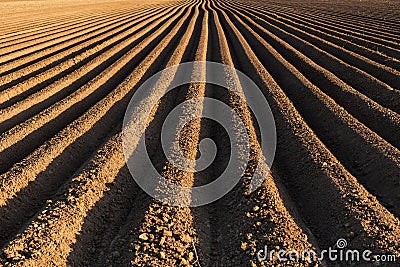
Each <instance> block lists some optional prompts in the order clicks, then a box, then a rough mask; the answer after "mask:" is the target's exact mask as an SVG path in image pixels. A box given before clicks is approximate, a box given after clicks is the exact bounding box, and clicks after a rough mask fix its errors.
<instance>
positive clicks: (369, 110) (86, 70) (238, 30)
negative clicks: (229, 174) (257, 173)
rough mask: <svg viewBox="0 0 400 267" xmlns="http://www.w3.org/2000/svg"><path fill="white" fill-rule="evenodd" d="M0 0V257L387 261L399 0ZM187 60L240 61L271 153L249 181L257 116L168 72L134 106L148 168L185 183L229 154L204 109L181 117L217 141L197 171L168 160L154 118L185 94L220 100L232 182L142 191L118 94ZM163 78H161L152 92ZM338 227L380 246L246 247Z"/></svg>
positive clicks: (313, 242)
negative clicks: (236, 143)
mask: <svg viewBox="0 0 400 267" xmlns="http://www.w3.org/2000/svg"><path fill="white" fill-rule="evenodd" d="M0 11H1V14H2V16H1V18H0V244H1V247H2V248H1V252H0V265H2V266H203V267H204V266H371V264H375V265H377V266H399V263H400V220H399V219H400V138H399V136H400V2H399V1H396V0H389V1H381V0H362V1H356V0H347V1H344V0H335V1H315V0H301V1H295V0H289V1H285V0H274V1H266V0H259V1H256V0H180V1H178V0H155V1H145V0H132V1H120V0H91V1H89V0H87V1H85V0H67V1H61V0H56V1H50V0H43V1H6V0H0ZM190 61H214V62H219V63H223V64H225V65H228V66H231V67H234V68H236V69H238V70H240V71H242V72H243V73H244V74H246V75H247V76H248V77H250V78H251V79H252V80H253V81H254V83H255V84H256V85H257V86H258V88H259V90H260V91H261V93H262V94H263V95H264V96H265V98H266V99H267V101H268V103H269V105H270V108H271V111H272V113H273V116H274V119H275V125H276V133H277V150H276V155H275V159H274V162H273V164H272V166H267V164H266V163H265V162H264V161H262V160H261V161H260V162H259V164H261V165H260V166H261V169H262V170H263V171H264V172H263V173H264V174H265V177H263V178H264V179H265V180H264V182H263V184H262V186H261V187H260V188H258V189H257V190H256V191H255V192H254V193H253V194H247V193H246V192H247V189H248V187H249V178H248V177H251V176H252V174H253V172H254V170H255V167H256V164H257V162H258V160H259V155H260V152H261V144H260V142H261V140H260V137H259V136H260V134H259V132H258V131H259V127H258V125H257V122H256V121H255V119H254V116H253V115H252V113H251V112H250V110H249V107H248V106H247V104H246V101H245V100H246V99H243V98H239V97H238V96H237V95H236V94H235V93H233V91H232V90H226V89H224V88H222V87H218V86H216V85H213V84H205V83H204V84H203V83H191V84H188V85H186V86H180V87H178V88H176V89H175V90H173V91H171V92H169V93H168V94H166V95H165V96H163V97H162V98H161V100H160V101H159V103H158V105H157V106H155V107H154V108H153V112H151V113H150V114H147V113H144V112H140V110H139V111H138V112H137V114H135V116H136V117H137V119H138V120H140V119H146V125H147V128H146V144H147V151H148V154H149V157H150V158H151V160H152V162H153V163H154V166H156V168H157V169H158V170H159V172H160V173H161V174H162V175H163V176H164V177H165V178H167V179H169V180H170V181H173V182H175V183H177V184H180V185H183V186H196V185H200V184H204V183H206V182H210V181H212V180H213V179H215V178H216V177H217V176H218V175H219V174H221V173H222V172H223V171H224V168H225V167H226V166H227V162H228V161H229V156H230V151H231V147H230V144H229V138H227V135H226V132H224V130H223V129H222V128H221V125H218V124H216V123H215V122H213V121H212V120H208V119H201V120H200V119H197V120H193V121H192V122H190V123H189V124H188V125H187V127H185V128H183V130H182V131H181V132H180V133H179V137H180V140H179V141H180V150H181V151H182V152H183V154H184V155H185V156H186V157H187V158H190V159H195V158H196V157H198V156H199V155H198V151H197V150H198V144H199V142H200V141H201V140H202V139H203V138H212V139H213V140H214V142H215V144H216V146H217V148H218V153H217V155H216V158H215V161H214V162H213V163H212V164H211V165H210V166H209V168H207V169H206V170H205V171H202V172H199V173H192V172H185V171H181V170H179V169H177V168H176V167H174V166H173V165H172V164H171V163H170V162H168V160H167V158H166V156H165V155H164V153H162V152H161V151H160V143H161V141H160V130H161V128H162V126H163V122H164V120H165V118H166V116H167V115H168V114H169V112H170V111H171V110H172V109H173V108H174V107H175V106H177V105H178V104H179V103H182V102H184V101H186V100H190V99H192V98H197V97H212V98H215V99H218V100H220V101H222V102H224V103H226V104H227V105H228V106H229V107H231V108H232V109H233V110H234V111H235V112H236V113H237V114H238V115H239V117H240V119H241V120H242V121H243V123H244V126H245V127H246V131H247V133H248V137H249V143H250V147H251V153H250V158H249V159H248V161H247V160H246V164H247V167H246V170H245V175H243V178H242V179H241V180H240V182H239V184H238V185H237V186H236V187H235V188H233V189H232V190H231V191H230V192H229V193H228V194H226V195H225V196H224V197H222V198H221V199H219V200H217V201H216V202H213V203H211V204H208V205H205V206H201V207H196V208H190V207H175V206H170V205H168V204H166V203H161V202H159V201H157V200H155V199H153V198H151V197H150V196H148V195H147V194H146V193H145V192H144V191H143V190H142V189H141V188H140V187H139V186H138V185H137V184H136V183H135V180H134V179H133V178H132V177H131V174H130V172H129V170H128V168H127V166H126V162H125V157H124V153H123V148H122V123H123V118H124V114H125V110H126V108H127V106H128V103H129V101H130V99H131V98H132V96H133V95H134V93H135V91H136V90H137V89H138V88H139V87H140V85H141V84H143V82H144V81H146V80H147V79H148V78H149V77H151V76H152V75H153V74H155V73H157V72H158V71H160V70H163V69H164V68H167V67H170V66H174V65H177V64H179V63H182V62H190ZM175 78H176V77H174V75H172V76H169V77H164V76H163V77H161V78H160V79H159V81H158V86H156V87H154V88H153V89H152V90H153V91H152V92H153V93H152V94H151V95H150V97H149V98H155V97H158V96H162V95H163V92H164V91H165V90H166V88H167V87H168V85H169V84H170V83H171V82H172V81H173V79H175ZM224 78H225V79H226V80H227V81H230V82H228V89H229V86H232V88H233V87H235V88H241V83H240V80H239V79H238V77H236V76H235V75H232V74H230V73H226V77H224ZM192 103H193V104H192V105H191V106H189V107H187V108H188V110H189V111H190V113H193V114H199V115H201V114H202V112H203V108H204V106H203V105H202V104H201V102H192ZM237 134H238V135H240V132H239V130H237ZM267 142H268V140H267ZM269 168H270V169H271V172H268V170H269ZM156 186H157V187H158V189H159V190H164V188H163V187H162V185H161V184H160V185H156ZM339 239H345V240H346V242H347V246H346V248H349V249H358V250H359V251H363V250H371V251H372V252H373V255H374V257H375V258H374V259H377V258H378V259H379V257H382V256H381V255H386V260H387V262H383V260H384V258H381V259H382V262H380V263H379V264H378V263H371V262H366V261H363V260H360V261H359V262H357V261H352V262H350V261H342V262H340V261H336V262H332V261H329V260H327V259H326V258H325V261H322V262H321V261H318V260H313V259H311V258H307V259H304V260H301V261H299V262H282V261H279V260H278V259H277V258H276V257H275V258H273V259H266V260H265V261H258V260H257V252H258V251H259V250H260V249H264V248H265V246H267V247H268V249H270V250H276V251H278V250H280V249H284V250H286V251H291V250H296V251H298V252H300V253H301V252H302V251H304V250H311V249H314V250H315V251H317V252H321V250H324V249H327V248H328V247H334V245H335V244H336V242H337V241H338V240H339ZM390 255H393V256H394V257H396V258H397V261H395V262H393V259H394V258H393V257H391V256H390Z"/></svg>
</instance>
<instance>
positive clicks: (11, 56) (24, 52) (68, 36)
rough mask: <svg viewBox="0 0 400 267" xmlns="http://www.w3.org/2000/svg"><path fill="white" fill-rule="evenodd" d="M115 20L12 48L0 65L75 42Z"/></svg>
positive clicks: (5, 54)
mask: <svg viewBox="0 0 400 267" xmlns="http://www.w3.org/2000/svg"><path fill="white" fill-rule="evenodd" d="M129 15H130V14H129ZM129 15H128V16H129ZM117 16H118V15H117ZM113 19H115V18H113V17H112V18H107V19H103V20H101V21H100V23H99V24H97V25H90V24H89V25H88V26H83V27H82V28H78V29H71V30H68V31H67V32H66V33H64V34H63V35H62V36H60V37H59V38H51V37H50V39H49V40H48V41H43V42H36V41H35V40H34V41H32V45H30V46H27V47H26V48H21V49H16V48H14V47H12V48H11V51H10V52H9V53H4V54H3V55H0V63H2V64H4V63H8V62H12V61H14V60H15V59H19V58H22V57H26V56H29V55H32V54H34V53H37V52H39V51H43V50H45V49H47V48H54V46H57V45H59V44H64V43H65V42H68V41H71V40H74V39H75V38H79V37H82V36H85V35H86V34H90V33H92V32H93V31H95V30H97V29H101V28H103V27H104V26H107V25H111V24H112V22H113ZM104 22H106V23H104ZM107 22H108V23H107Z"/></svg>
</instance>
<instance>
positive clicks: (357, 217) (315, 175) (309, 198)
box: [221, 11, 400, 266]
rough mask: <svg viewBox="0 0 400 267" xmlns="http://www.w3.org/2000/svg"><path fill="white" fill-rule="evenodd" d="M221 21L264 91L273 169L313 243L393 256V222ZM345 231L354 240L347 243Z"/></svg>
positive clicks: (399, 229) (398, 226)
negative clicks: (272, 134) (272, 135)
mask: <svg viewBox="0 0 400 267" xmlns="http://www.w3.org/2000/svg"><path fill="white" fill-rule="evenodd" d="M221 12H223V11H221ZM224 19H225V20H226V22H225V23H227V24H228V25H229V27H230V28H231V29H232V32H230V35H231V36H233V37H234V38H237V39H234V40H236V42H237V44H238V45H237V46H235V47H237V50H236V51H237V55H238V61H239V62H240V65H241V68H242V69H243V68H245V72H246V74H248V75H249V76H250V77H252V78H253V79H254V81H256V83H258V84H259V86H260V87H261V88H263V89H264V90H263V93H264V94H265V96H266V97H267V99H268V100H269V104H270V106H271V109H272V110H273V112H274V118H275V122H276V126H277V133H278V136H281V138H280V139H278V151H277V154H276V161H275V163H276V164H277V166H279V167H278V168H279V169H280V171H281V172H282V173H283V175H282V177H283V180H284V183H285V184H286V185H287V188H288V190H289V192H290V194H291V196H292V197H293V199H294V200H295V201H296V203H297V207H298V208H299V209H300V213H301V215H302V216H304V218H305V219H306V220H307V223H308V225H309V227H310V229H311V230H312V231H313V233H314V234H315V236H316V237H317V238H318V242H319V243H320V244H321V245H326V246H329V245H331V244H332V243H333V242H335V241H336V240H337V239H338V238H341V237H347V238H351V246H352V247H358V248H362V247H365V246H366V245H365V244H368V246H369V247H370V249H372V250H374V251H379V252H386V253H393V252H394V253H396V254H398V253H399V250H398V247H399V244H398V240H399V235H400V223H399V221H398V219H396V218H395V217H394V216H393V215H392V214H391V213H390V212H388V211H387V210H386V209H385V208H384V207H383V206H382V205H381V204H380V203H379V202H378V201H377V200H376V198H375V197H374V196H373V195H371V194H370V193H368V192H367V191H366V190H365V189H364V188H363V187H362V186H361V185H360V184H359V183H358V181H357V180H356V178H355V177H354V176H352V175H351V174H350V173H349V172H348V171H347V170H346V169H345V168H344V166H343V165H342V164H341V163H340V162H339V161H338V160H337V159H336V158H335V157H334V156H333V155H332V153H331V152H330V151H329V150H328V149H327V148H326V147H325V146H324V145H323V143H322V142H321V141H320V140H319V139H318V138H317V136H316V135H315V134H314V132H313V130H312V129H311V128H310V127H309V126H308V125H307V124H306V123H305V122H304V120H303V118H302V117H301V116H300V114H299V113H298V111H297V110H296V108H295V107H294V106H293V104H292V102H291V101H290V100H289V99H288V98H287V96H286V95H285V93H284V92H283V91H282V89H281V88H280V87H279V85H278V84H277V83H276V82H275V80H274V78H273V77H272V76H271V75H270V73H269V72H268V71H267V70H266V69H265V67H264V66H263V64H262V63H261V62H260V60H259V59H258V58H257V56H256V55H255V54H254V52H253V51H252V49H251V46H250V45H249V44H248V43H247V41H246V40H245V39H244V37H243V36H242V34H241V33H240V32H239V30H238V29H237V28H236V27H235V26H234V25H233V23H232V22H231V21H230V19H229V17H228V16H226V15H225V16H224ZM237 20H239V19H237ZM227 31H229V29H228V30H227ZM236 64H237V63H236ZM314 111H315V110H314ZM299 162H302V164H301V165H300V164H299ZM306 166H307V168H306ZM316 214H318V216H316ZM345 221H347V222H349V223H350V225H351V227H350V229H347V228H346V227H344V224H345ZM378 229H379V230H378ZM349 231H352V232H353V233H356V235H354V236H352V237H351V236H350V235H349ZM378 233H379V234H378ZM360 266H363V265H362V264H361V265H360ZM388 266H389V265H388Z"/></svg>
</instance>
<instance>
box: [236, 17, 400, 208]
mask: <svg viewBox="0 0 400 267" xmlns="http://www.w3.org/2000/svg"><path fill="white" fill-rule="evenodd" d="M235 18H237V19H238V20H240V19H239V18H238V17H236V16H235ZM241 24H242V25H243V26H240V27H241V28H246V29H247V31H249V34H247V36H250V34H251V36H254V39H257V40H258V41H259V42H261V43H262V45H263V47H264V49H255V50H254V51H255V53H256V54H258V57H259V58H260V59H262V60H263V62H269V66H268V67H266V68H267V69H268V70H269V72H270V73H271V74H272V75H273V77H275V80H276V81H277V83H278V84H279V85H280V86H281V88H285V93H286V94H287V95H288V97H289V98H290V99H291V101H292V102H293V103H294V105H295V106H296V107H297V110H298V111H299V112H300V113H301V114H302V116H303V117H304V119H305V121H306V122H307V123H308V124H309V125H310V126H311V128H312V129H313V130H314V131H315V133H316V135H317V136H318V137H319V138H320V139H321V141H323V142H324V144H325V145H326V146H327V147H328V148H329V149H330V150H331V151H332V153H333V154H334V155H335V156H336V157H337V158H338V159H339V160H340V162H341V163H342V164H343V165H344V166H345V167H346V168H347V169H348V170H349V171H350V172H351V173H352V174H353V175H355V177H357V178H358V179H359V181H360V182H361V183H363V184H364V185H365V186H366V188H367V189H368V190H370V191H371V192H373V193H375V194H377V195H378V196H379V199H381V200H382V201H383V203H385V204H387V207H389V208H390V209H391V210H393V211H396V210H397V209H398V207H400V202H399V200H398V199H397V196H398V194H399V193H400V185H398V183H397V179H396V177H400V171H399V170H400V161H399V159H400V151H399V150H398V149H396V148H394V147H392V146H391V145H390V144H388V143H387V142H385V141H384V140H383V139H382V138H380V137H379V136H378V135H376V134H375V133H374V132H372V131H371V130H370V129H368V128H367V127H365V126H364V125H363V124H361V123H360V122H358V121H357V120H356V119H354V118H353V117H352V116H351V115H350V114H348V113H347V112H346V111H345V110H344V109H343V108H341V107H340V106H338V105H337V104H336V103H335V102H334V101H333V100H332V99H331V98H330V97H329V96H327V95H325V94H324V93H323V92H321V91H320V90H319V89H318V88H317V87H316V86H314V85H313V84H312V83H310V82H309V81H308V80H307V79H306V78H304V76H302V75H301V74H300V72H299V71H298V70H297V69H295V68H294V67H293V66H292V65H291V64H290V63H289V62H287V61H286V60H285V59H284V58H283V57H282V56H281V55H280V54H279V53H278V52H277V51H276V50H274V49H273V47H271V46H270V45H269V44H268V43H267V42H265V41H264V40H263V39H262V38H261V37H260V36H259V35H258V34H257V33H255V32H254V31H253V30H252V29H251V28H250V27H249V26H248V25H246V24H244V23H243V22H242V21H241ZM254 39H253V40H254ZM253 42H254V41H253ZM253 47H255V48H258V47H260V46H259V45H256V43H255V42H254V46H253ZM281 77H285V78H281ZM315 110H318V111H319V112H315ZM329 114H331V115H329ZM330 127H332V128H334V129H335V132H334V133H333V132H332V131H329V130H327V129H329V128H330ZM394 134H395V133H394ZM349 148H350V149H349ZM378 176H379V177H380V178H381V179H380V180H377V179H376V178H374V177H378ZM396 215H399V214H397V213H396Z"/></svg>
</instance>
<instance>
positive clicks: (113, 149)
mask: <svg viewBox="0 0 400 267" xmlns="http://www.w3.org/2000/svg"><path fill="white" fill-rule="evenodd" d="M188 4H189V6H188V7H189V9H186V8H183V7H182V9H181V10H180V13H183V12H184V11H185V14H184V16H183V17H181V19H180V20H179V22H178V23H176V24H175V25H174V27H173V29H172V30H171V31H170V32H169V34H168V35H167V36H166V39H164V42H162V43H160V44H159V45H158V46H157V48H155V49H154V50H152V52H151V54H149V56H148V57H147V58H146V59H147V60H144V61H142V63H141V64H139V65H138V66H137V67H136V68H135V70H134V71H133V73H132V74H131V75H130V77H128V78H127V79H126V80H125V81H124V83H122V84H120V85H119V87H118V88H119V91H120V92H119V94H118V95H120V96H122V95H124V94H126V93H129V92H131V88H132V87H134V86H135V84H136V83H137V82H138V81H139V80H140V79H141V78H140V77H142V76H143V75H145V73H146V72H147V71H149V70H150V69H149V68H153V70H152V71H151V72H153V71H154V68H156V69H158V68H159V64H160V63H162V62H163V61H164V59H163V58H162V57H161V55H162V54H163V53H164V51H165V49H166V48H167V46H168V47H169V49H170V48H172V47H174V46H175V45H176V44H175V43H174V42H176V41H178V40H177V37H179V36H180V35H181V34H183V33H182V32H181V30H182V28H183V27H184V26H185V24H186V23H187V22H188V20H189V18H190V15H191V14H193V12H191V11H192V9H193V4H192V3H188ZM177 16H178V15H175V16H174V17H177ZM169 23H171V22H169ZM171 42H172V43H171ZM166 52H170V51H166ZM164 56H165V55H164ZM153 64H158V65H153ZM126 96H128V95H126ZM115 97H117V98H120V97H118V96H117V95H115ZM117 101H118V100H117ZM127 101H129V98H126V99H125V101H124V102H125V104H127ZM96 108H102V107H96ZM96 112H100V111H98V110H97V111H96ZM143 115H144V116H148V114H143ZM92 116H93V115H92ZM85 125H86V124H85ZM124 164H125V160H124V156H123V153H122V146H121V134H120V133H119V134H116V135H114V137H112V138H111V139H110V140H109V141H107V143H106V144H105V145H104V146H102V148H101V149H99V150H98V152H97V153H96V154H95V155H94V156H93V157H92V159H91V160H90V161H89V162H88V163H87V164H86V165H85V166H84V167H83V168H82V169H81V170H80V171H79V172H77V173H76V174H75V175H74V176H73V177H72V179H71V180H70V182H68V183H67V184H66V185H65V186H64V187H63V188H62V189H61V190H60V192H59V194H60V197H58V198H55V199H54V200H53V201H52V202H51V203H48V204H47V207H45V208H44V209H42V211H41V212H40V213H38V214H37V216H35V218H34V220H33V221H32V222H31V223H30V224H29V225H27V227H26V228H25V229H24V231H23V232H21V234H19V235H18V236H17V237H15V238H14V239H13V240H12V241H11V242H10V243H9V244H8V245H7V246H6V247H5V248H4V250H3V257H2V260H3V262H7V261H8V262H13V263H14V264H15V265H16V266H19V265H22V264H25V265H30V264H36V265H45V264H46V262H49V261H52V262H53V263H54V264H55V265H57V266H59V265H65V264H66V261H67V257H68V255H69V253H70V252H71V247H70V246H71V244H73V243H74V242H75V240H76V238H77V235H78V233H79V231H80V230H81V227H82V225H83V223H84V221H85V217H86V213H87V212H88V210H90V209H91V208H92V207H93V206H94V205H95V204H96V203H98V201H99V200H100V199H101V197H102V196H103V195H104V193H105V192H106V191H107V190H108V187H109V186H110V184H111V183H114V182H115V177H116V175H117V174H118V172H119V170H121V168H122V167H123V166H124ZM94 177H95V178H96V179H93V178H94ZM85 188H87V189H89V190H85ZM71 197H73V198H74V201H73V202H71V201H69V199H71ZM72 217H73V218H74V219H73V220H71V219H70V218H72ZM38 223H39V224H45V225H46V227H43V228H40V229H39V228H38V227H35V225H37V224H38ZM66 231H67V232H68V235H66V234H67V232H66ZM43 236H46V237H47V238H46V239H47V240H45V238H43ZM60 236H64V237H65V238H63V239H60V238H59V237H60ZM25 240H34V241H33V242H31V243H29V242H28V243H27V242H25ZM21 245H22V247H21ZM27 248H29V250H30V251H31V253H30V256H29V257H28V258H26V257H25V259H21V257H20V256H21V255H24V254H25V253H24V251H26V249H27Z"/></svg>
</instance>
